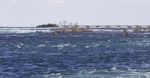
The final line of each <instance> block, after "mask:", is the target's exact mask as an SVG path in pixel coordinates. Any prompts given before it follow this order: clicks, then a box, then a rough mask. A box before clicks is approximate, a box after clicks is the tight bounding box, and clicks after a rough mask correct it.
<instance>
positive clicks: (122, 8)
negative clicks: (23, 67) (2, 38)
mask: <svg viewBox="0 0 150 78" xmlns="http://www.w3.org/2000/svg"><path fill="white" fill-rule="evenodd" d="M63 20H67V21H68V22H73V23H75V22H78V23H79V24H93V25H96V24H97V25H98V24H99V25H111V24H117V25H119V24H128V25H129V24H150V0H0V25H3V26H6V25H7V26H35V25H38V24H45V23H50V22H51V23H58V22H59V21H63Z"/></svg>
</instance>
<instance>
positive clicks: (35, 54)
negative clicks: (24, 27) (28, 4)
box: [0, 33, 150, 78]
mask: <svg viewBox="0 0 150 78" xmlns="http://www.w3.org/2000/svg"><path fill="white" fill-rule="evenodd" d="M0 78H150V35H148V34H130V35H129V36H128V37H124V36H122V34H121V33H95V34H82V33H80V34H74V35H65V34H62V35H58V36H54V35H52V34H48V33H45V34H38V33H31V34H0Z"/></svg>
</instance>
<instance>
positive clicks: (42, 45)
mask: <svg viewBox="0 0 150 78" xmlns="http://www.w3.org/2000/svg"><path fill="white" fill-rule="evenodd" d="M37 47H38V48H42V47H46V45H45V44H40V45H38V46H37Z"/></svg>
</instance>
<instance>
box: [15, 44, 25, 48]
mask: <svg viewBox="0 0 150 78" xmlns="http://www.w3.org/2000/svg"><path fill="white" fill-rule="evenodd" d="M23 46H24V44H23V43H19V44H17V45H16V47H17V48H22V47H23Z"/></svg>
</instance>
